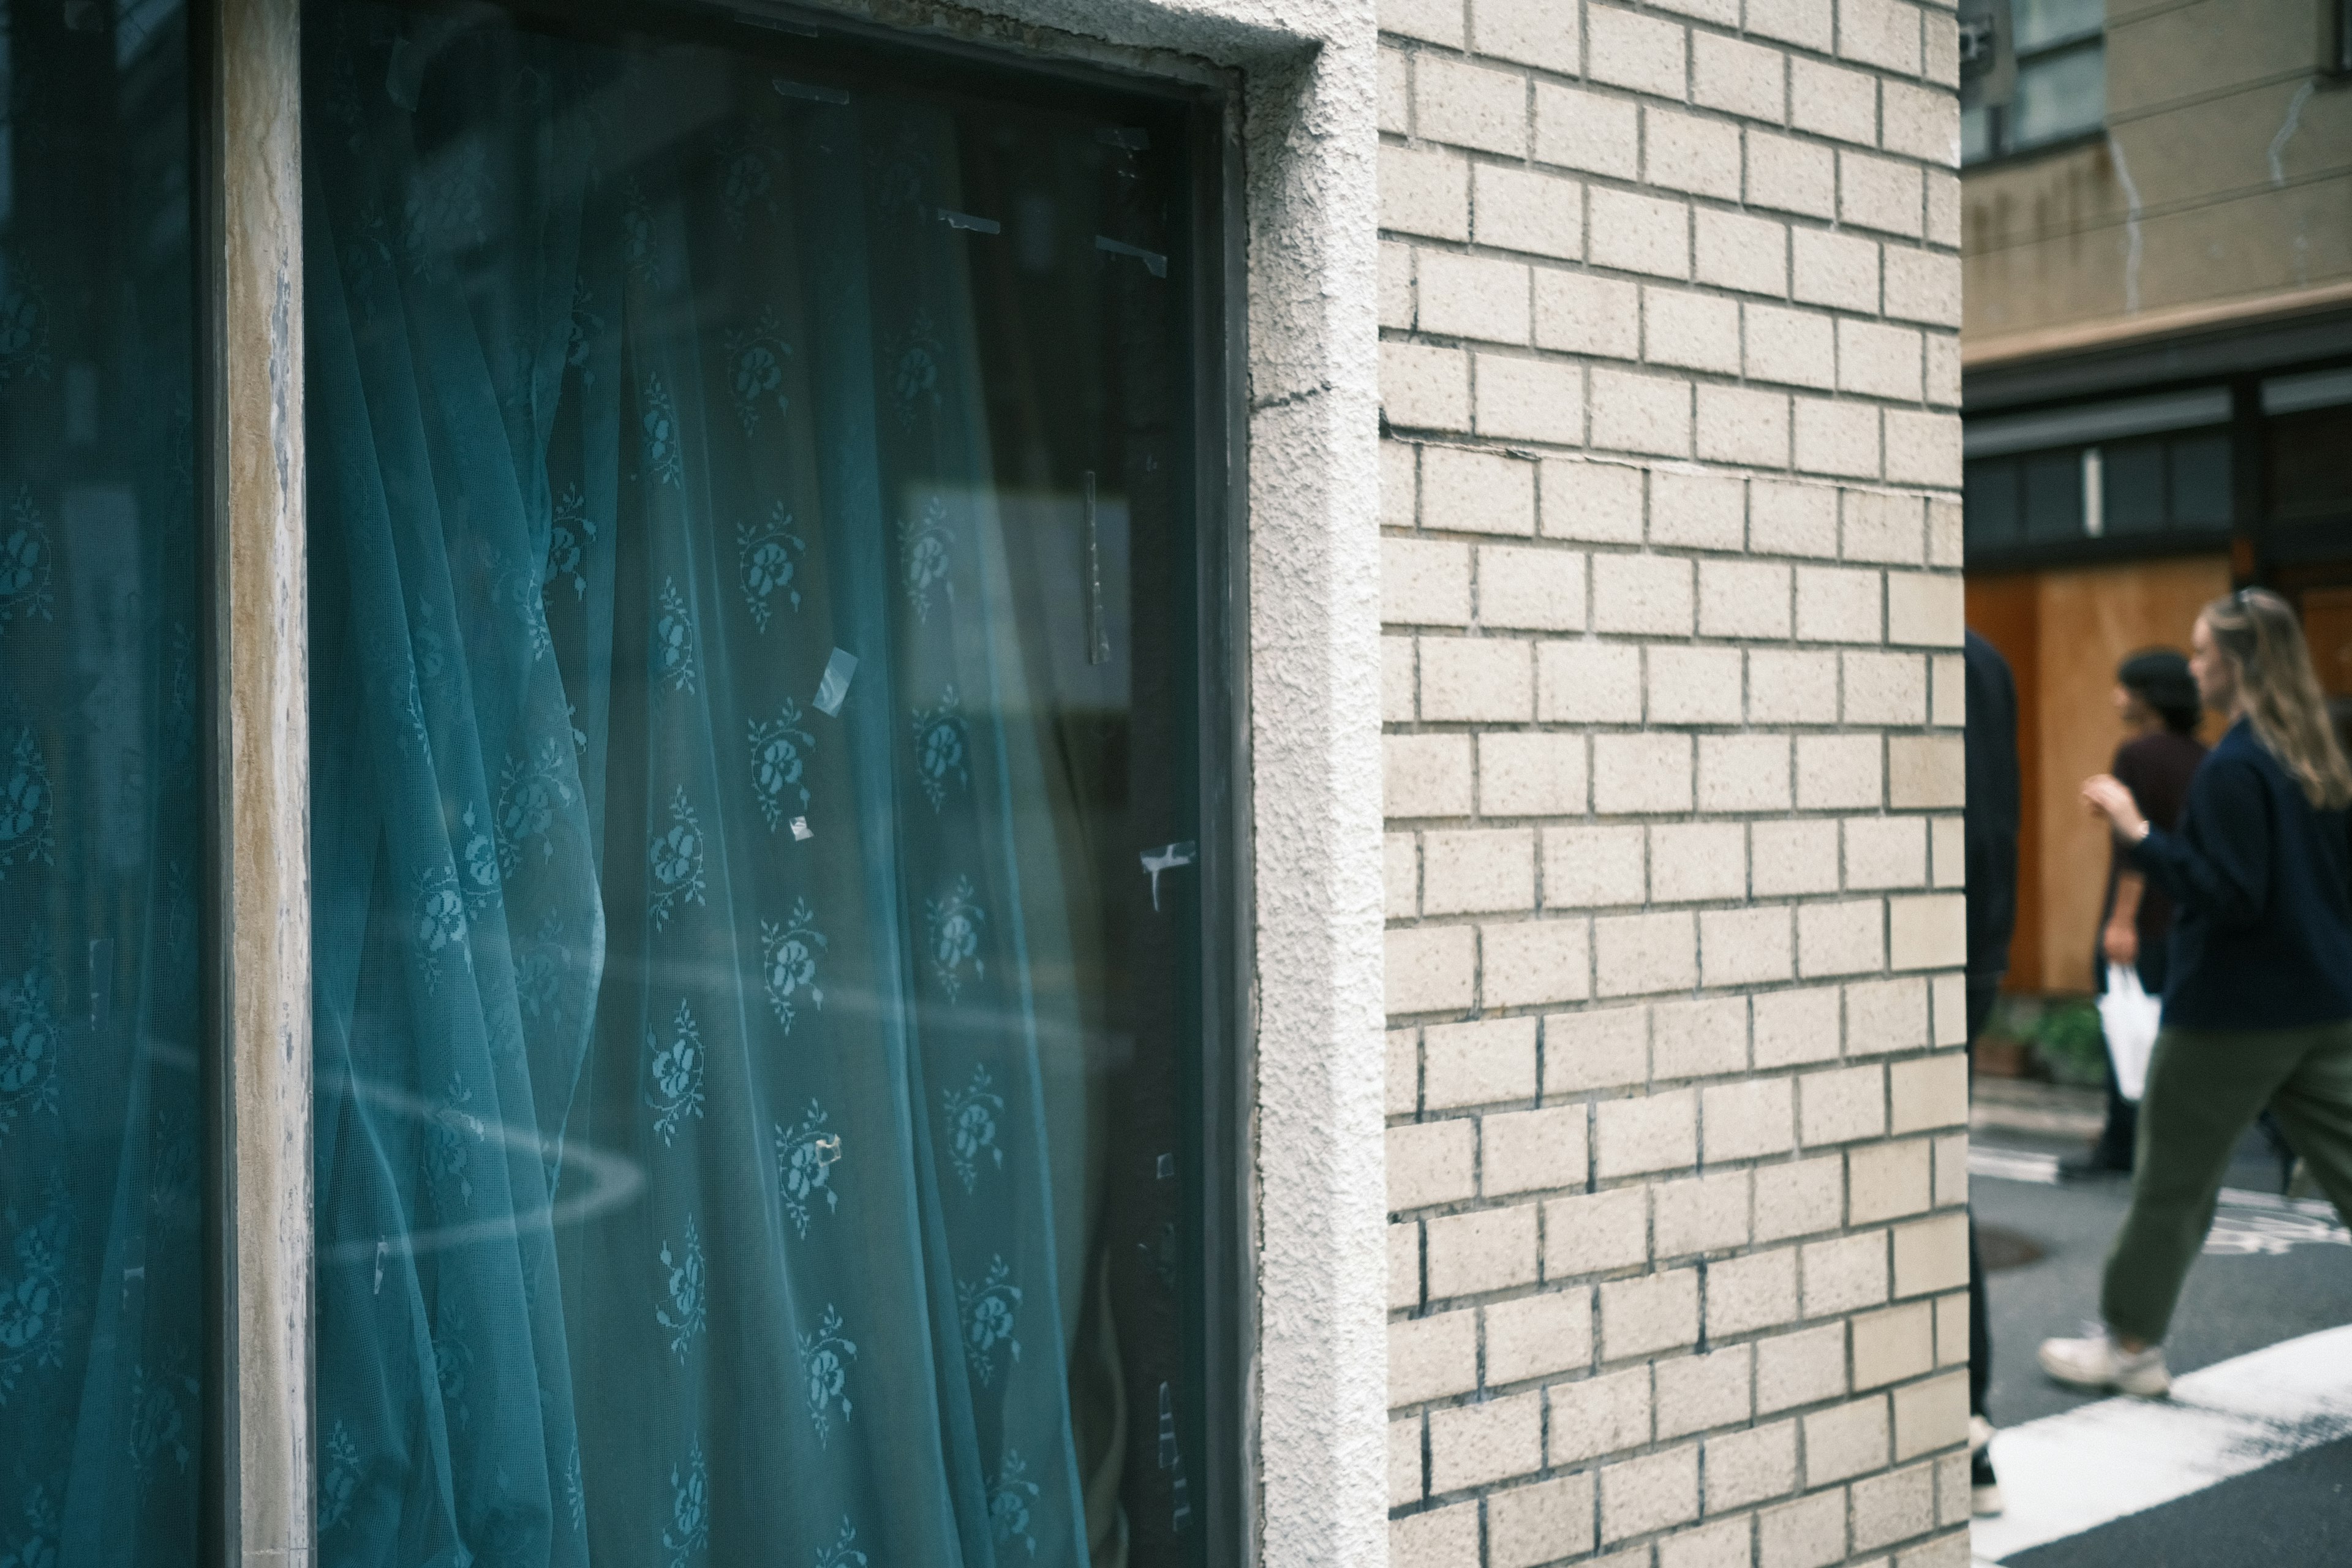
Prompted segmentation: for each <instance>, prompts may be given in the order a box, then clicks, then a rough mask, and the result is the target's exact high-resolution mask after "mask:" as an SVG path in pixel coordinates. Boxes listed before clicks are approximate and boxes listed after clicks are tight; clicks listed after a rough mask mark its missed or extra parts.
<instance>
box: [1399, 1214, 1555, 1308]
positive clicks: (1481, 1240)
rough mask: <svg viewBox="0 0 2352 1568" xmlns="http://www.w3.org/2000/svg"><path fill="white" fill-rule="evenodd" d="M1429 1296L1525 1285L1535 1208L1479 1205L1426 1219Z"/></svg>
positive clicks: (1531, 1270)
mask: <svg viewBox="0 0 2352 1568" xmlns="http://www.w3.org/2000/svg"><path fill="white" fill-rule="evenodd" d="M1425 1228H1426V1231H1427V1243H1426V1245H1427V1248H1428V1255H1429V1294H1430V1298H1431V1299H1432V1300H1445V1299H1447V1298H1449V1297H1454V1296H1473V1295H1479V1294H1482V1293H1484V1292H1486V1291H1488V1290H1504V1289H1509V1288H1510V1287H1512V1286H1514V1285H1528V1284H1532V1283H1534V1281H1535V1277H1536V1211H1535V1206H1534V1205H1532V1204H1528V1205H1519V1206H1518V1207H1516V1208H1507V1209H1482V1210H1479V1211H1477V1212H1475V1213H1472V1214H1463V1215H1448V1216H1446V1217H1444V1218H1442V1219H1433V1220H1430V1221H1428V1222H1427V1225H1426V1226H1425Z"/></svg>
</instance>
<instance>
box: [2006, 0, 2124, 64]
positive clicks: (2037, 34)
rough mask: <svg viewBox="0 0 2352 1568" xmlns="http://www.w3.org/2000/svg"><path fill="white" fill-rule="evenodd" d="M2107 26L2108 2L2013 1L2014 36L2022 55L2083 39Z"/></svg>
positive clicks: (2074, 0)
mask: <svg viewBox="0 0 2352 1568" xmlns="http://www.w3.org/2000/svg"><path fill="white" fill-rule="evenodd" d="M2105 24H2106V5H2105V0H2010V36H2011V39H2012V40H2013V41H2014V43H2015V45H2016V47H2017V48H2018V49H2019V51H2020V52H2030V51H2032V50H2034V49H2040V48H2045V47H2048V46H2050V45H2052V44H2056V43H2063V41H2065V40H2066V39H2068V38H2078V37H2084V35H2086V34H2090V33H2095V32H2097V31H2098V30H2099V29H2100V28H2101V27H2102V26H2105Z"/></svg>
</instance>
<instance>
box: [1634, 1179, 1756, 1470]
mask: <svg viewBox="0 0 2352 1568" xmlns="http://www.w3.org/2000/svg"><path fill="white" fill-rule="evenodd" d="M1656 1204H1657V1220H1656V1224H1657V1241H1656V1248H1657V1255H1658V1256H1659V1257H1660V1258H1684V1257H1687V1256H1689V1255H1690V1254H1692V1253H1696V1252H1720V1251H1722V1250H1723V1249H1725V1248H1726V1247H1744V1246H1746V1245H1747V1243H1748V1173H1747V1172H1745V1171H1726V1172H1723V1173H1720V1174H1717V1175H1712V1176H1698V1177H1695V1178H1693V1179H1692V1180H1690V1181H1686V1182H1662V1183H1660V1184H1658V1187H1657V1190H1656ZM1744 1364H1745V1363H1743V1366H1744ZM1661 1386H1662V1388H1663V1384H1662V1385H1661ZM1739 1389H1740V1407H1739V1414H1740V1415H1741V1416H1744V1415H1747V1413H1748V1404H1747V1397H1748V1379H1747V1374H1746V1373H1745V1372H1744V1371H1743V1372H1742V1373H1741V1375H1740V1382H1739ZM1661 1397H1662V1398H1663V1397H1664V1395H1663V1393H1662V1394H1661ZM1737 1418H1738V1417H1733V1416H1725V1417H1723V1419H1725V1420H1733V1419H1737ZM1661 1419H1662V1420H1663V1419H1664V1417H1663V1416H1662V1417H1661ZM1716 1424H1717V1423H1715V1422H1712V1421H1702V1422H1698V1423H1696V1424H1695V1425H1692V1426H1679V1427H1676V1428H1675V1431H1676V1432H1695V1431H1696V1430H1697V1429H1698V1427H1700V1426H1714V1425H1716ZM1663 1435H1664V1436H1672V1435H1673V1434H1671V1433H1668V1434H1663Z"/></svg>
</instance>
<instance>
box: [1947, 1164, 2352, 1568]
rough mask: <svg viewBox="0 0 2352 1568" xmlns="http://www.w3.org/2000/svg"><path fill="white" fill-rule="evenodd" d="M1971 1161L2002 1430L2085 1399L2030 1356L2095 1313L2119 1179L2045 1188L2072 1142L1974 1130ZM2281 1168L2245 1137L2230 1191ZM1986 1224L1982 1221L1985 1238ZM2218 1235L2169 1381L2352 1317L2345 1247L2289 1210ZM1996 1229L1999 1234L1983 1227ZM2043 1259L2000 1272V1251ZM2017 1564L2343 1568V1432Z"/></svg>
mask: <svg viewBox="0 0 2352 1568" xmlns="http://www.w3.org/2000/svg"><path fill="white" fill-rule="evenodd" d="M1973 1140H1974V1144H1975V1147H1976V1148H1977V1149H1978V1150H1979V1151H1981V1152H1982V1153H1981V1154H1980V1155H1979V1160H1978V1161H1977V1163H1976V1171H1975V1174H1974V1175H1973V1177H1972V1180H1971V1184H1970V1192H1971V1195H1972V1198H1973V1201H1974V1205H1975V1214H1976V1219H1977V1224H1978V1226H1979V1227H1980V1230H1985V1234H1986V1237H1987V1240H1988V1244H1989V1245H1988V1251H1989V1253H1990V1254H1992V1255H1994V1256H1991V1257H1989V1258H1988V1263H1989V1264H1991V1265H1993V1272H1992V1273H1991V1275H1990V1279H1989V1281H1988V1285H1987V1289H1988V1293H1989V1297H1990V1311H1991V1316H1992V1339H1993V1380H1992V1386H1991V1390H1990V1394H1989V1396H1988V1399H1987V1404H1988V1406H1989V1410H1990V1415H1991V1418H1992V1420H1993V1422H1994V1423H1995V1425H1996V1426H2017V1425H2020V1424H2022V1423H2024V1422H2028V1421H2032V1420H2034V1419H2036V1418H2037V1417H2042V1416H2046V1415H2054V1414H2056V1413H2058V1412H2061V1411H2064V1410H2070V1409H2073V1408H2074V1407H2076V1406H2079V1405H2085V1404H2088V1403H2091V1402H2092V1401H2093V1400H2094V1399H2095V1398H2096V1397H2098V1396H2095V1395H2090V1394H2079V1393H2076V1392H2074V1391H2073V1390H2070V1389H2065V1388H2063V1387H2060V1386H2059V1385H2057V1384H2053V1383H2051V1382H2050V1381H2049V1380H2048V1379H2047V1378H2045V1377H2044V1376H2043V1375H2042V1371H2041V1368H2040V1367H2039V1366H2038V1365H2036V1364H2035V1362H2034V1356H2033V1352H2034V1347H2035V1346H2036V1345H2037V1344H2039V1343H2040V1342H2041V1341H2042V1340H2043V1339H2044V1338H2047V1337H2049V1336H2052V1335H2057V1334H2075V1333H2079V1332H2081V1331H2083V1328H2082V1325H2083V1324H2084V1321H2086V1320H2095V1318H2096V1316H2097V1311H2098V1289H2099V1271H2100V1265H2101V1263H2102V1261H2103V1259H2104V1258H2105V1252H2106V1247H2107V1243H2108V1241H2109V1239H2110V1238H2111V1237H2113V1236H2114V1234H2115V1231H2116V1226H2117V1224H2118V1222H2119V1221H2120V1220H2121V1218H2122V1216H2123V1213H2124V1209H2125V1207H2126V1202H2127V1200H2128V1196H2129V1194H2128V1189H2127V1187H2126V1184H2124V1183H2123V1182H2122V1181H2121V1180H2113V1181H2103V1182H2098V1183H2094V1184H2068V1185H2053V1184H2043V1183H2042V1182H2038V1181H2034V1180H2030V1179H2029V1180H2017V1179H2005V1178H2004V1177H2003V1176H2001V1175H1997V1174H1994V1173H1993V1172H1994V1171H1996V1170H2001V1169H2007V1170H2008V1171H2010V1172H2011V1173H2013V1174H2022V1175H2027V1176H2031V1175H2032V1174H2033V1173H2035V1172H2036V1169H2037V1166H2039V1167H2046V1165H2047V1163H2048V1158H2049V1156H2051V1155H2053V1154H2060V1153H2072V1152H2074V1151H2075V1150H2076V1149H2077V1148H2079V1147H2080V1146H2081V1145H2080V1143H2079V1142H2077V1141H2075V1140H2074V1139H2072V1138H2067V1137H2063V1136H2054V1135H2035V1134H2032V1133H2023V1132H2013V1131H1997V1130H1988V1129H1984V1128H1979V1130H1978V1131H1976V1132H1975V1133H1974V1134H1973ZM2277 1183H2278V1171H2277V1166H2276V1165H2275V1164H2274V1163H2273V1162H2271V1161H2270V1160H2269V1159H2268V1158H2267V1156H2266V1155H2265V1154H2264V1152H2263V1148H2262V1145H2261V1144H2260V1143H2259V1142H2257V1141H2256V1140H2254V1139H2253V1138H2252V1136H2251V1135H2250V1137H2249V1139H2248V1141H2247V1143H2246V1144H2245V1145H2244V1146H2242V1149H2241V1151H2240V1159H2239V1163H2237V1164H2236V1165H2235V1166H2234V1167H2233V1168H2232V1171H2231V1176H2230V1180H2229V1185H2231V1186H2232V1187H2236V1188H2242V1189H2246V1190H2250V1191H2254V1192H2264V1191H2268V1192H2275V1191H2276V1190H2277ZM1985 1227H1990V1228H1989V1229H1986V1228H1985ZM2217 1229H2218V1230H2220V1231H2221V1232H2222V1233H2224V1235H2225V1237H2228V1238H2231V1244H2233V1245H2235V1246H2236V1247H2239V1248H2240V1249H2241V1250H2238V1251H2235V1252H2233V1253H2230V1254H2226V1255H2216V1254H2215V1253H2214V1252H2213V1251H2212V1250H2211V1249H2210V1245H2209V1250H2208V1252H2207V1254H2206V1255H2205V1256H2204V1257H2202V1258H2200V1259H2199V1260H2198V1264H2197V1267H2196V1268H2195V1269H2194V1270H2193V1271H2192V1272H2191V1273H2190V1275H2189V1282H2188V1286H2187V1289H2185V1291H2184V1292H2183V1295H2182V1298H2181V1303H2180V1308H2179V1312H2178V1313H2177V1314H2176V1316H2175V1318H2174V1322H2173V1330H2172V1334H2171V1337H2170V1338H2169V1339H2168V1342H2167V1343H2166V1347H2165V1348H2166V1356H2167V1360H2168V1364H2169V1365H2170V1367H2171V1369H2172V1371H2173V1373H2175V1374H2176V1375H2178V1374H2179V1373H2187V1372H2191V1371H2194V1370H2196V1369H2198V1368H2200V1367H2206V1366H2210V1365H2213V1364H2214V1363H2220V1362H2225V1361H2228V1360H2230V1359H2231V1358H2233V1357H2236V1356H2240V1355H2242V1354H2245V1353H2246V1352H2251V1351H2254V1350H2259V1349H2261V1348H2262V1347H2263V1346H2266V1345H2271V1344H2275V1343H2278V1342H2281V1341H2284V1340H2291V1339H2294V1338H2296V1337H2297V1336H2299V1335H2304V1334H2309V1333H2314V1332H2316V1331H2320V1330H2324V1329H2331V1328H2336V1327H2338V1326H2341V1325H2344V1324H2347V1323H2352V1237H2347V1236H2346V1233H2345V1232H2344V1231H2343V1230H2342V1229H2341V1227H2339V1226H2334V1225H2332V1224H2330V1223H2329V1222H2327V1221H2325V1220H2321V1219H2316V1218H2314V1217H2313V1216H2311V1215H2308V1214H2302V1213H2297V1212H2295V1211H2292V1210H2273V1211H2265V1210H2263V1209H2262V1208H2261V1207H2260V1206H2258V1205H2239V1206H2234V1207H2232V1206H2225V1208H2224V1210H2223V1215H2222V1219H2221V1224H2220V1226H2217ZM1994 1232H1998V1233H1999V1234H1998V1235H1994V1234H1992V1233H1994ZM2036 1251H2038V1252H2039V1254H2040V1256H2039V1257H2038V1258H2030V1260H2021V1261H2015V1262H2012V1263H2011V1265H2010V1266H2009V1267H2000V1264H1999V1261H1998V1258H1999V1257H2000V1255H2003V1254H2006V1255H2008V1256H2009V1257H2010V1258H2024V1257H2028V1256H2030V1254H2031V1253H2032V1252H2036ZM2007 1561H2008V1562H2009V1563H2012V1564H2021V1565H2026V1568H2059V1565H2063V1568H2106V1565H2109V1564H2113V1565H2116V1568H2213V1565H2232V1564H2237V1563H2261V1564H2264V1565H2265V1568H2346V1565H2347V1564H2352V1438H2346V1439H2342V1440H2338V1441H2334V1442H2327V1443H2323V1444H2321V1445H2319V1446H2317V1447H2309V1448H2306V1449H2305V1450H2303V1451H2302V1452H2300V1453H2297V1454H2295V1455H2294V1456H2292V1457H2291V1458H2284V1459H2280V1460H2278V1461H2276V1462H2274V1463H2272V1464H2269V1465H2266V1466H2264V1467H2263V1468H2259V1469H2256V1470H2253V1471H2252V1472H2251V1473H2249V1474H2246V1475H2242V1476H2239V1477H2236V1478H2234V1479H2229V1480H2225V1481H2221V1482H2218V1483H2216V1484H2213V1485H2210V1486H2208V1487H2206V1488H2204V1489H2201V1490H2199V1491H2195V1492H2192V1493H2190V1494H2189V1495H2188V1496H2186V1497H2182V1498H2179V1499H2177V1500H2173V1501H2171V1502H2168V1503H2164V1504H2162V1505H2161V1506H2158V1507H2155V1508H2150V1509H2148V1510H2145V1511H2142V1512H2139V1513H2137V1514H2133V1515H2130V1516H2128V1517H2126V1518H2123V1519H2119V1520H2116V1521H2113V1522H2112V1523H2108V1524H2105V1525H2102V1526H2099V1527H2098V1528H2096V1529H2094V1530H2090V1531H2085V1532H2084V1533H2082V1534H2078V1535H2074V1536H2071V1537H2068V1538H2066V1539H2064V1540H2062V1541H2057V1542H2051V1543H2050V1544H2048V1545H2044V1546H2041V1547H2037V1548H2034V1549H2033V1550H2031V1551H2028V1552H2021V1553H2018V1554H2015V1555H2012V1556H2011V1557H2009V1558H2008V1559H2007Z"/></svg>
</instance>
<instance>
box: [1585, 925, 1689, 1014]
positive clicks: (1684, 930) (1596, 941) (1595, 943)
mask: <svg viewBox="0 0 2352 1568" xmlns="http://www.w3.org/2000/svg"><path fill="white" fill-rule="evenodd" d="M1592 928H1593V929H1592V949H1593V961H1594V966H1595V968H1596V969H1597V970H1598V972H1599V975H1600V985H1599V992H1600V994H1601V995H1603V996H1640V995H1644V994H1651V993H1654V992H1660V991H1686V990H1689V989H1690V988H1691V987H1692V986H1694V985H1696V984H1698V952H1697V939H1696V931H1694V929H1693V925H1692V921H1691V917H1690V916H1689V915H1687V914H1654V915H1613V916H1612V915H1603V916H1601V917H1599V918H1597V919H1596V920H1594V921H1593V922H1592Z"/></svg>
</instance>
